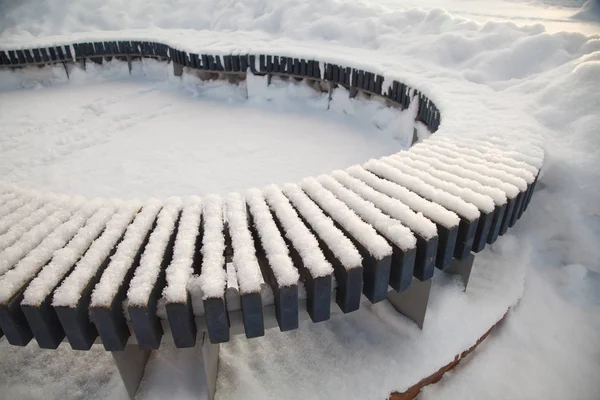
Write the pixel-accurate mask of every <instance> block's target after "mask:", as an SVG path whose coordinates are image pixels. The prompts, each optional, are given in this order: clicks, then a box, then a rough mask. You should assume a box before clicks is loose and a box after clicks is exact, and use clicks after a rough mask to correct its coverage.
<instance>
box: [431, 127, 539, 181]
mask: <svg viewBox="0 0 600 400" xmlns="http://www.w3.org/2000/svg"><path fill="white" fill-rule="evenodd" d="M435 143H436V144H438V145H447V144H451V145H452V146H456V147H458V148H460V149H461V151H462V152H464V153H465V154H467V155H470V156H474V157H480V158H484V159H486V160H488V161H493V162H496V163H501V164H504V165H507V166H509V167H512V168H520V169H525V170H527V171H529V172H530V173H531V174H533V175H536V174H537V172H538V169H537V168H536V167H535V166H533V165H531V164H528V163H526V162H524V161H521V160H519V159H518V158H515V157H514V156H511V155H513V154H514V152H508V151H506V150H501V149H499V148H498V147H497V146H491V145H489V146H483V145H481V144H480V142H474V141H471V140H468V139H467V140H465V141H464V142H457V141H456V140H452V139H450V138H447V137H443V136H442V137H440V138H436V140H435Z"/></svg>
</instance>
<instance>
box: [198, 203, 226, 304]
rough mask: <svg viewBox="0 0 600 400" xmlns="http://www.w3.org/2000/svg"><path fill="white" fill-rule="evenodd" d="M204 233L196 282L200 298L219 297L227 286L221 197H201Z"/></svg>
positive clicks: (221, 296)
mask: <svg viewBox="0 0 600 400" xmlns="http://www.w3.org/2000/svg"><path fill="white" fill-rule="evenodd" d="M202 206H203V211H202V214H203V216H204V235H203V236H202V249H201V252H202V269H201V271H200V277H199V281H198V283H199V284H200V289H201V290H202V296H203V297H202V298H203V299H204V300H206V299H208V298H218V299H221V298H223V296H224V295H225V288H226V286H227V272H226V271H225V235H224V233H223V228H224V224H223V199H222V198H221V196H217V195H209V196H207V197H206V198H204V199H203V205H202Z"/></svg>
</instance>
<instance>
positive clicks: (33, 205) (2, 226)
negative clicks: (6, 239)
mask: <svg viewBox="0 0 600 400" xmlns="http://www.w3.org/2000/svg"><path fill="white" fill-rule="evenodd" d="M23 200H24V201H23V204H22V205H21V206H19V207H17V208H16V209H14V210H13V211H12V212H11V213H10V214H8V215H5V216H4V217H2V218H1V219H0V233H5V232H7V231H8V230H9V229H10V228H11V227H13V226H14V225H15V224H17V223H18V222H19V221H21V220H23V218H25V216H27V215H31V213H33V212H35V211H36V210H37V209H39V208H40V207H42V206H43V205H44V204H45V202H44V201H42V200H35V201H32V202H29V201H28V200H25V199H23Z"/></svg>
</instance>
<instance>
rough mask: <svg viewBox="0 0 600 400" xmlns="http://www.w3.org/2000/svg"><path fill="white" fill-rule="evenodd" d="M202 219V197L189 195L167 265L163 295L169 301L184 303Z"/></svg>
mask: <svg viewBox="0 0 600 400" xmlns="http://www.w3.org/2000/svg"><path fill="white" fill-rule="evenodd" d="M201 219H202V199H201V198H200V197H191V198H189V199H187V200H186V201H185V203H184V206H183V211H182V212H181V221H180V222H179V228H178V229H177V237H176V238H175V247H174V248H173V259H172V260H171V264H170V265H169V266H168V267H167V271H166V280H167V286H166V287H165V289H164V290H163V296H164V297H165V299H166V300H167V302H169V303H185V302H186V301H187V298H188V291H187V285H188V281H189V280H190V277H191V276H192V274H193V273H194V268H193V264H194V259H195V258H196V257H197V255H196V241H197V240H199V239H198V237H199V235H200V221H201Z"/></svg>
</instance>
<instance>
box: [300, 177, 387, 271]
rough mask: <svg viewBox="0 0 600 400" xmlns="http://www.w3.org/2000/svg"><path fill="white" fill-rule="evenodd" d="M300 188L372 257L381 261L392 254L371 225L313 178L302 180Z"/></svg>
mask: <svg viewBox="0 0 600 400" xmlns="http://www.w3.org/2000/svg"><path fill="white" fill-rule="evenodd" d="M300 187H301V188H302V189H303V190H304V191H305V192H306V193H307V194H308V195H309V196H310V197H311V198H312V199H313V200H314V201H315V203H317V204H318V205H319V206H320V207H321V208H322V209H323V210H324V211H325V212H326V213H327V214H329V215H330V216H331V218H333V219H334V220H335V221H336V222H337V223H338V224H340V225H341V226H342V227H343V228H344V229H345V230H346V231H347V232H348V233H349V234H350V235H352V236H353V237H354V238H355V239H356V240H357V241H358V242H359V243H360V244H361V245H362V246H364V247H365V249H366V250H367V251H368V252H369V254H371V255H372V256H373V257H375V258H376V259H378V260H381V259H383V258H384V257H386V256H389V255H391V254H392V250H393V249H392V246H390V245H389V244H388V243H387V241H386V240H385V239H384V238H383V237H381V236H379V234H378V233H377V232H376V231H375V229H373V227H372V226H371V225H369V224H368V223H366V222H365V221H363V220H362V219H360V217H359V216H358V215H356V213H355V212H354V211H353V210H351V209H350V208H349V207H348V206H347V205H346V204H345V203H344V202H343V201H341V200H339V199H338V198H337V197H335V196H334V195H333V193H331V192H330V191H329V190H327V189H325V188H324V187H323V185H322V184H321V183H319V181H317V180H316V179H315V178H305V179H303V180H302V181H300Z"/></svg>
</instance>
